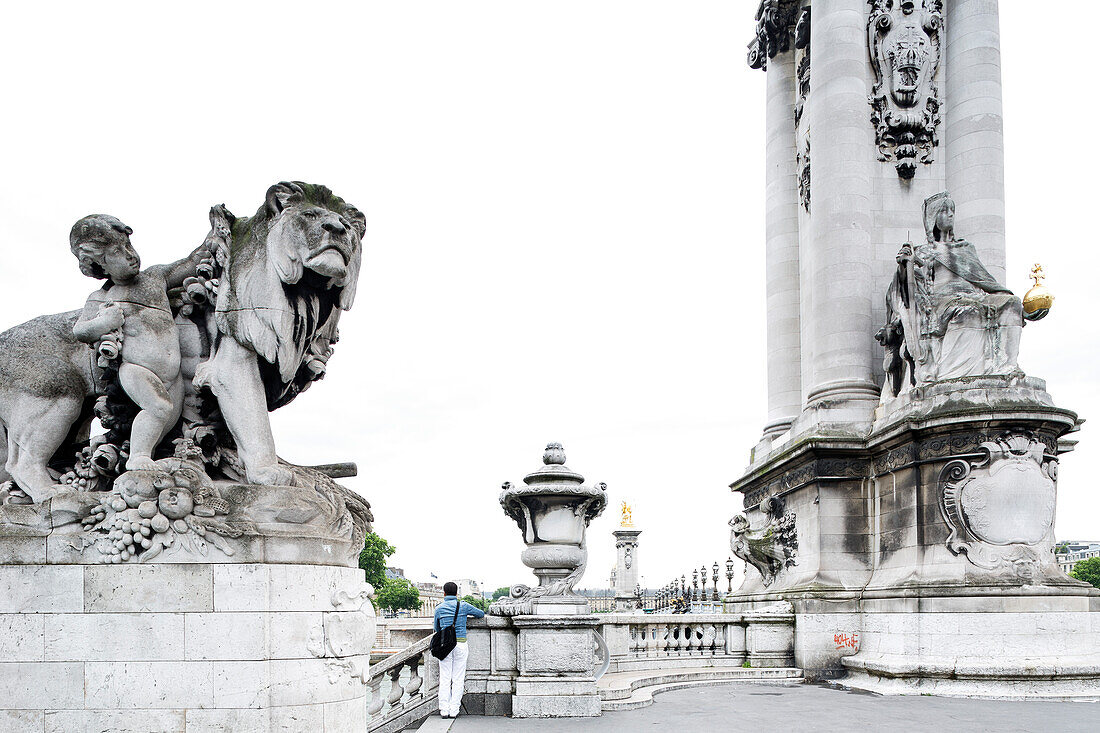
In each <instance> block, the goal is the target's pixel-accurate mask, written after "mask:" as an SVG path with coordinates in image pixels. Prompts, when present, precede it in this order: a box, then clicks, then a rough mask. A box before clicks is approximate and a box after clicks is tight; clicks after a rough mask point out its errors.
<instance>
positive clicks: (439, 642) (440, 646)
mask: <svg viewBox="0 0 1100 733" xmlns="http://www.w3.org/2000/svg"><path fill="white" fill-rule="evenodd" d="M460 608H462V601H460V600H458V599H457V598H456V599H455V617H454V618H453V619H451V625H450V626H447V627H443V628H440V629H439V631H437V632H435V633H434V634H432V656H433V657H435V658H436V659H443V658H445V657H446V656H447V655H448V654H450V653H451V652H452V651H454V648H455V647H456V646H457V645H458V636H457V635H456V634H455V624H457V623H458V610H459V609H460Z"/></svg>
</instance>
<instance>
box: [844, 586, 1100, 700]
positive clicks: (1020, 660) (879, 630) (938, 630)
mask: <svg viewBox="0 0 1100 733" xmlns="http://www.w3.org/2000/svg"><path fill="white" fill-rule="evenodd" d="M1001 600H1002V603H1009V604H1012V605H1013V606H1017V607H1019V608H1020V610H1018V611H1012V610H1003V611H992V610H977V609H981V608H983V607H984V608H986V609H988V608H989V607H991V606H994V605H995V603H994V599H992V598H978V597H971V598H939V599H926V600H925V604H926V605H928V606H932V605H933V601H935V605H939V606H941V607H942V608H944V609H945V610H941V611H933V610H920V611H913V610H911V611H908V612H906V611H901V610H900V609H899V610H898V612H888V613H881V612H880V613H867V614H865V615H864V616H863V619H862V630H861V633H860V639H859V647H858V648H859V651H858V653H856V654H855V655H854V656H851V657H846V658H844V659H843V660H841V662H842V664H843V665H844V667H845V669H846V670H847V671H848V676H847V677H846V678H845V679H844V680H843V681H842V682H841V684H844V685H849V686H852V687H857V688H860V689H867V690H872V691H874V692H880V693H885V694H920V693H929V694H937V695H955V696H966V697H989V698H1086V699H1100V613H1097V612H1090V611H1088V610H1087V609H1088V599H1087V598H1084V597H1080V598H1073V597H1061V598H1059V597H1057V596H1046V597H1027V596H1018V597H1015V598H1012V597H1008V598H1004V599H1001ZM1075 608H1076V609H1077V610H1075ZM1024 609H1028V610H1024Z"/></svg>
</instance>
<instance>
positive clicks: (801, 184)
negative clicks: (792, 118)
mask: <svg viewBox="0 0 1100 733" xmlns="http://www.w3.org/2000/svg"><path fill="white" fill-rule="evenodd" d="M797 162H798V199H799V201H801V202H802V208H803V209H805V210H806V213H807V214H808V213H810V136H809V135H807V136H806V146H805V148H803V149H802V150H800V151H798V155H797Z"/></svg>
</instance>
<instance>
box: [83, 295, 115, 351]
mask: <svg viewBox="0 0 1100 733" xmlns="http://www.w3.org/2000/svg"><path fill="white" fill-rule="evenodd" d="M122 321H123V316H122V308H121V307H120V306H119V305H118V304H117V303H113V302H111V301H109V300H108V299H107V297H106V295H104V294H103V293H102V292H101V291H96V292H94V293H92V294H91V296H89V298H88V302H87V303H85V304H84V310H83V311H81V313H80V317H79V318H77V320H76V323H75V324H74V325H73V335H74V336H76V338H77V340H78V341H83V342H84V343H86V344H93V343H95V342H96V341H99V340H100V339H101V338H103V337H104V336H106V335H107V334H109V333H110V332H111V331H116V330H118V329H119V328H121V327H122Z"/></svg>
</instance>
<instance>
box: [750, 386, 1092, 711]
mask: <svg viewBox="0 0 1100 733" xmlns="http://www.w3.org/2000/svg"><path fill="white" fill-rule="evenodd" d="M1009 381H1011V380H1008V379H1000V378H995V377H983V378H975V379H970V380H960V382H959V383H957V384H953V385H952V384H947V383H941V384H937V385H933V386H931V387H929V388H927V389H921V390H912V391H911V392H907V393H905V396H904V399H902V400H895V401H893V402H890V403H888V404H886V405H885V406H884V408H883V409H882V410H881V411H880V417H879V419H878V420H877V421H876V423H875V427H874V431H873V432H872V433H871V434H870V436H869V437H868V438H867V440H865V441H854V440H845V439H841V438H835V439H832V440H830V439H824V438H823V439H820V440H813V441H807V442H805V443H803V444H802V445H800V446H799V447H798V448H797V449H794V450H791V451H788V452H786V453H781V454H778V455H774V456H772V457H771V458H770V460H768V461H766V462H764V464H763V465H761V466H759V467H758V469H757V470H755V471H753V472H752V473H750V474H749V475H748V476H746V477H745V478H744V479H742V480H741V481H739V482H738V483H736V484H734V488H735V489H736V490H738V491H741V492H743V493H744V495H745V506H746V509H747V510H748V511H747V516H748V518H749V521H750V523H751V524H752V525H753V526H754V527H755V526H762V525H764V524H766V523H768V522H778V521H779V517H778V516H776V515H777V514H781V516H782V518H783V519H785V520H787V521H789V522H790V523H792V524H793V527H794V534H793V536H794V537H795V538H796V543H795V544H796V547H795V548H794V549H793V550H792V552H793V557H792V558H791V560H792V562H790V563H789V564H788V565H786V566H785V567H781V568H778V569H776V571H775V572H774V574H773V575H772V576H771V577H770V578H769V579H768V581H769V582H768V584H767V585H765V579H766V578H765V575H764V574H762V573H759V572H757V571H756V570H755V569H752V568H750V569H749V571H748V577H747V579H746V582H745V584H744V585H743V586H742V588H741V589H740V590H739V591H738V592H737V593H736V594H734V595H733V596H731V597H730V599H728V600H730V601H732V603H730V604H729V608H730V610H734V611H742V612H743V611H746V610H750V609H753V608H757V607H760V606H763V605H765V604H768V603H773V602H774V601H776V600H780V599H785V600H789V601H791V602H792V603H793V605H794V609H795V612H796V618H797V623H796V634H795V660H796V663H797V664H798V666H800V667H802V668H803V669H804V670H805V672H806V675H807V677H808V678H811V679H812V678H815V677H816V678H823V677H839V676H843V675H845V674H847V680H846V681H847V682H848V683H850V684H852V685H853V686H859V687H865V688H868V689H873V690H877V691H882V692H918V691H927V692H933V693H937V694H960V695H983V696H998V697H1001V696H1003V697H1025V696H1048V697H1078V696H1095V695H1096V694H1097V689H1100V634H1098V632H1100V613H1098V612H1100V591H1097V590H1095V589H1093V588H1092V587H1091V586H1088V585H1087V584H1084V583H1081V582H1079V581H1076V580H1073V579H1072V578H1069V577H1068V576H1066V575H1065V574H1064V573H1062V571H1061V570H1060V569H1059V568H1058V566H1057V563H1056V562H1055V558H1054V554H1053V543H1054V506H1055V500H1056V479H1057V465H1058V456H1059V455H1060V454H1061V453H1063V452H1064V451H1066V450H1068V449H1069V448H1071V447H1072V441H1068V440H1066V439H1065V437H1064V436H1065V434H1066V433H1067V432H1069V431H1072V430H1074V429H1075V426H1076V424H1077V420H1076V416H1075V415H1074V414H1073V413H1071V412H1069V411H1067V410H1061V409H1059V408H1056V407H1053V406H1052V404H1051V403H1050V399H1049V396H1048V395H1046V393H1045V386H1044V385H1043V384H1042V382H1041V380H1034V379H1019V380H1016V381H1015V382H1014V383H1013V384H1009V383H1008V382H1009ZM777 507H778V508H777ZM769 512H770V513H769ZM788 536H789V535H783V536H782V537H788Z"/></svg>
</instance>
